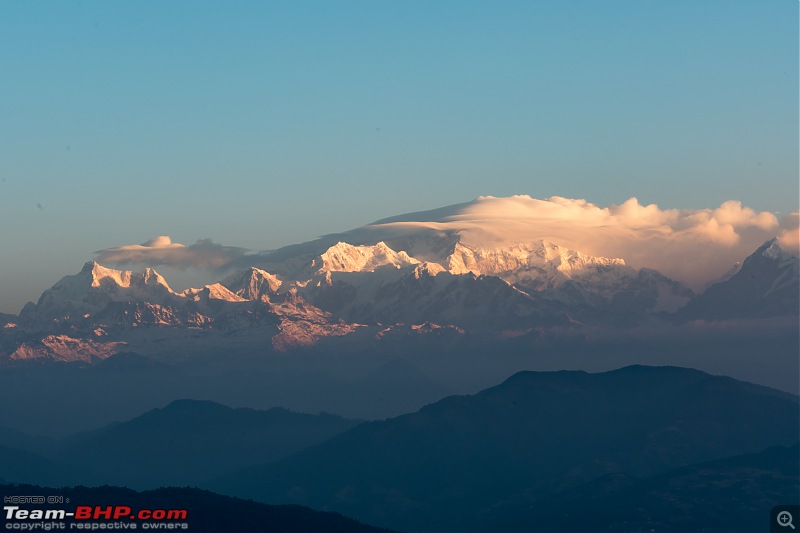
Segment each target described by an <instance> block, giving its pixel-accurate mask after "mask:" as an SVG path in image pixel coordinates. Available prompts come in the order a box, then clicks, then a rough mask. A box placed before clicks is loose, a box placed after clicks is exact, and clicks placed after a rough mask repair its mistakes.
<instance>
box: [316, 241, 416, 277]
mask: <svg viewBox="0 0 800 533" xmlns="http://www.w3.org/2000/svg"><path fill="white" fill-rule="evenodd" d="M416 264H419V261H418V260H417V259H414V258H413V257H411V256H409V255H408V254H407V253H406V252H404V251H400V252H396V251H394V250H392V249H391V248H389V247H388V246H387V245H386V243H385V242H383V241H380V242H378V243H377V244H375V245H373V246H353V245H352V244H348V243H346V242H338V243H337V244H335V245H334V246H331V247H330V248H328V249H327V250H326V251H325V252H324V253H323V254H321V255H320V256H319V258H318V259H316V260H315V261H314V263H313V266H314V267H316V268H317V270H316V273H317V274H322V273H324V272H374V271H375V269H377V268H379V267H382V266H386V265H392V266H394V267H396V268H401V267H404V266H408V265H416Z"/></svg>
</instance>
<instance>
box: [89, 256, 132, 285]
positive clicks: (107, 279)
mask: <svg viewBox="0 0 800 533" xmlns="http://www.w3.org/2000/svg"><path fill="white" fill-rule="evenodd" d="M80 273H81V274H83V275H84V276H85V277H88V278H89V279H90V280H91V286H92V287H102V286H104V285H107V284H109V283H110V284H113V285H116V286H118V287H129V286H130V284H131V271H130V270H114V269H113V268H106V267H104V266H103V265H101V264H100V263H98V262H97V261H88V262H87V263H86V264H85V265H83V269H82V270H81V272H80Z"/></svg>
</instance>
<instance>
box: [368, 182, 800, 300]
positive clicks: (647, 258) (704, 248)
mask: <svg viewBox="0 0 800 533" xmlns="http://www.w3.org/2000/svg"><path fill="white" fill-rule="evenodd" d="M434 213H435V216H431V217H426V216H425V215H426V214H434ZM417 215H419V216H418V220H411V217H403V218H402V221H397V222H394V221H392V220H387V221H386V222H385V223H381V222H379V223H376V224H375V225H373V226H372V227H373V228H374V229H375V230H380V229H385V230H390V229H391V230H394V231H395V232H397V231H398V230H401V231H402V232H403V233H407V232H410V231H413V228H414V227H419V228H421V227H425V228H428V229H431V230H437V231H454V232H457V233H458V234H460V235H461V240H462V242H464V243H465V244H471V245H473V246H477V247H481V248H499V247H503V246H507V245H509V244H513V243H524V242H530V241H532V240H535V239H546V240H550V241H552V242H555V243H557V244H559V245H561V246H566V247H568V248H572V249H574V250H578V251H581V252H583V253H586V254H589V255H593V256H601V257H609V258H621V259H624V260H625V261H626V263H628V264H630V265H631V266H634V267H636V268H643V267H644V268H654V269H656V270H659V271H661V272H662V273H664V274H665V275H668V276H670V277H672V278H675V279H678V280H680V281H683V282H685V283H687V284H689V285H690V286H693V287H694V288H701V287H702V286H703V285H704V284H705V283H707V282H708V281H710V280H713V279H716V278H717V277H719V276H720V275H722V274H723V273H725V272H726V271H728V270H729V269H730V268H731V266H733V265H734V264H735V263H736V262H737V261H741V260H742V259H743V258H744V257H746V256H748V255H750V254H751V253H753V252H754V251H755V250H756V248H758V247H759V246H760V245H761V244H763V243H764V242H765V241H766V240H768V239H770V238H772V237H776V236H777V237H779V240H780V242H781V244H782V245H784V247H785V248H787V250H789V251H792V252H793V253H797V244H796V243H797V241H798V237H797V234H798V229H797V223H798V217H797V213H793V214H792V215H790V216H786V217H783V218H782V219H781V220H778V218H777V217H776V216H775V215H774V214H773V213H769V212H756V211H754V210H753V209H750V208H748V207H745V206H743V205H742V204H741V202H739V201H735V200H731V201H727V202H724V203H723V204H722V205H720V206H719V207H718V208H716V209H694V210H691V209H661V208H660V207H658V206H657V205H655V204H650V205H641V204H640V203H639V201H638V200H637V199H636V198H630V199H628V200H626V201H625V202H623V203H621V204H619V205H612V206H609V207H600V206H597V205H595V204H592V203H590V202H587V201H586V200H580V199H570V198H562V197H558V196H554V197H551V198H548V199H544V200H539V199H536V198H531V197H530V196H513V197H510V198H494V197H491V196H484V197H480V198H478V199H477V200H475V201H473V202H470V203H467V204H460V205H458V206H453V209H451V210H448V209H439V210H436V211H431V212H428V213H418V214H417ZM426 219H427V220H426ZM793 243H794V244H793Z"/></svg>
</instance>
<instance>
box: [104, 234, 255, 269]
mask: <svg viewBox="0 0 800 533" xmlns="http://www.w3.org/2000/svg"><path fill="white" fill-rule="evenodd" d="M246 252H247V250H246V249H245V248H237V247H234V246H223V245H221V244H215V243H213V242H211V239H201V240H199V241H197V242H196V243H194V244H190V245H189V246H186V245H183V244H179V243H176V242H172V239H170V238H169V237H168V236H166V235H160V236H158V237H155V238H153V239H150V240H149V241H147V242H143V243H142V244H130V245H126V246H118V247H116V248H107V249H105V250H98V251H97V252H95V253H96V254H97V258H96V259H97V261H99V262H100V263H108V264H115V265H130V264H142V265H147V266H159V265H167V266H174V267H178V268H186V267H194V268H199V269H222V268H224V267H225V266H227V265H228V264H229V263H231V262H232V261H234V260H235V259H238V258H239V257H241V256H243V255H244V254H245V253H246Z"/></svg>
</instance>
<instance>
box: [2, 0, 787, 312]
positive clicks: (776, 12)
mask: <svg viewBox="0 0 800 533" xmlns="http://www.w3.org/2000/svg"><path fill="white" fill-rule="evenodd" d="M0 73H2V74H0V79H1V80H2V82H0V311H1V312H13V313H16V312H18V311H19V309H20V308H21V306H22V305H23V304H24V303H25V302H26V301H28V300H36V299H37V298H38V296H39V294H40V293H41V292H42V290H44V289H45V288H47V287H49V286H50V285H52V284H53V283H54V282H55V281H57V280H58V279H59V278H60V277H62V276H63V275H66V274H70V273H75V272H77V271H78V270H80V268H81V266H82V265H83V263H84V262H85V261H87V260H89V259H92V258H94V257H95V255H96V254H95V252H97V251H99V250H106V249H111V248H114V247H120V246H128V245H133V244H140V243H145V242H148V241H151V240H152V239H155V238H156V237H158V236H164V235H168V236H170V238H171V239H172V241H174V242H176V243H185V244H192V243H197V242H198V241H199V242H200V243H208V242H209V240H210V242H211V243H217V244H219V245H221V246H225V247H231V249H240V248H244V249H248V250H265V249H272V248H277V247H280V246H282V245H286V244H291V243H295V242H301V241H307V240H310V239H313V238H315V237H317V236H319V235H322V234H326V233H331V232H337V231H345V230H348V229H351V228H354V227H358V226H362V225H364V224H367V223H370V222H372V221H374V220H377V219H381V218H384V217H389V216H392V215H398V214H402V213H407V212H413V211H420V210H426V209H434V208H437V207H441V206H447V205H451V204H456V203H461V202H467V201H470V200H473V199H475V198H477V197H479V196H486V195H491V196H497V197H505V196H511V195H530V196H531V197H533V198H542V199H544V198H550V197H554V196H555V197H563V198H571V199H585V200H587V201H588V202H591V203H592V204H593V205H597V206H601V207H608V206H621V205H623V204H624V203H625V202H626V201H628V200H629V199H630V198H632V197H635V198H637V199H638V202H639V203H640V204H641V205H645V206H646V205H651V204H654V205H657V206H658V208H659V209H661V210H671V209H684V210H709V209H710V210H715V209H719V208H720V206H722V205H723V204H724V203H725V202H727V201H731V200H733V201H738V202H740V203H741V204H742V205H743V206H745V207H746V208H749V209H752V210H754V211H755V212H756V213H761V212H768V213H771V214H773V215H774V216H775V217H776V219H781V220H783V219H784V218H785V217H786V216H788V215H789V214H790V213H792V212H793V211H797V210H798V203H799V202H800V201H799V200H798V196H800V192H799V191H798V187H799V186H798V145H799V144H800V139H799V138H798V93H799V90H798V4H797V2H796V1H794V0H773V1H770V2H763V1H756V0H754V1H736V0H721V1H710V0H685V1H683V0H674V1H670V2H641V1H623V0H602V1H592V0H570V1H566V2H565V1H561V0H558V1H557V0H520V1H512V0H503V1H500V2H488V1H481V2H474V1H468V0H457V1H456V0H452V1H450V0H437V1H435V2H422V1H404V2H368V1H366V0H363V1H345V0H336V1H316V2H311V1H302V0H300V1H280V2H279V1H258V2H255V1H254V2H246V1H239V2H221V1H219V2H208V1H197V0H195V1H191V2H190V1H185V2H179V1H173V2H155V1H152V2H148V1H137V2H132V1H130V2H101V1H96V2H86V1H84V2H80V1H72V2H54V1H53V2H36V3H33V2H3V3H0ZM782 217H783V218H782ZM168 279H170V281H173V280H172V279H171V278H168ZM209 281H210V280H209Z"/></svg>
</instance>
